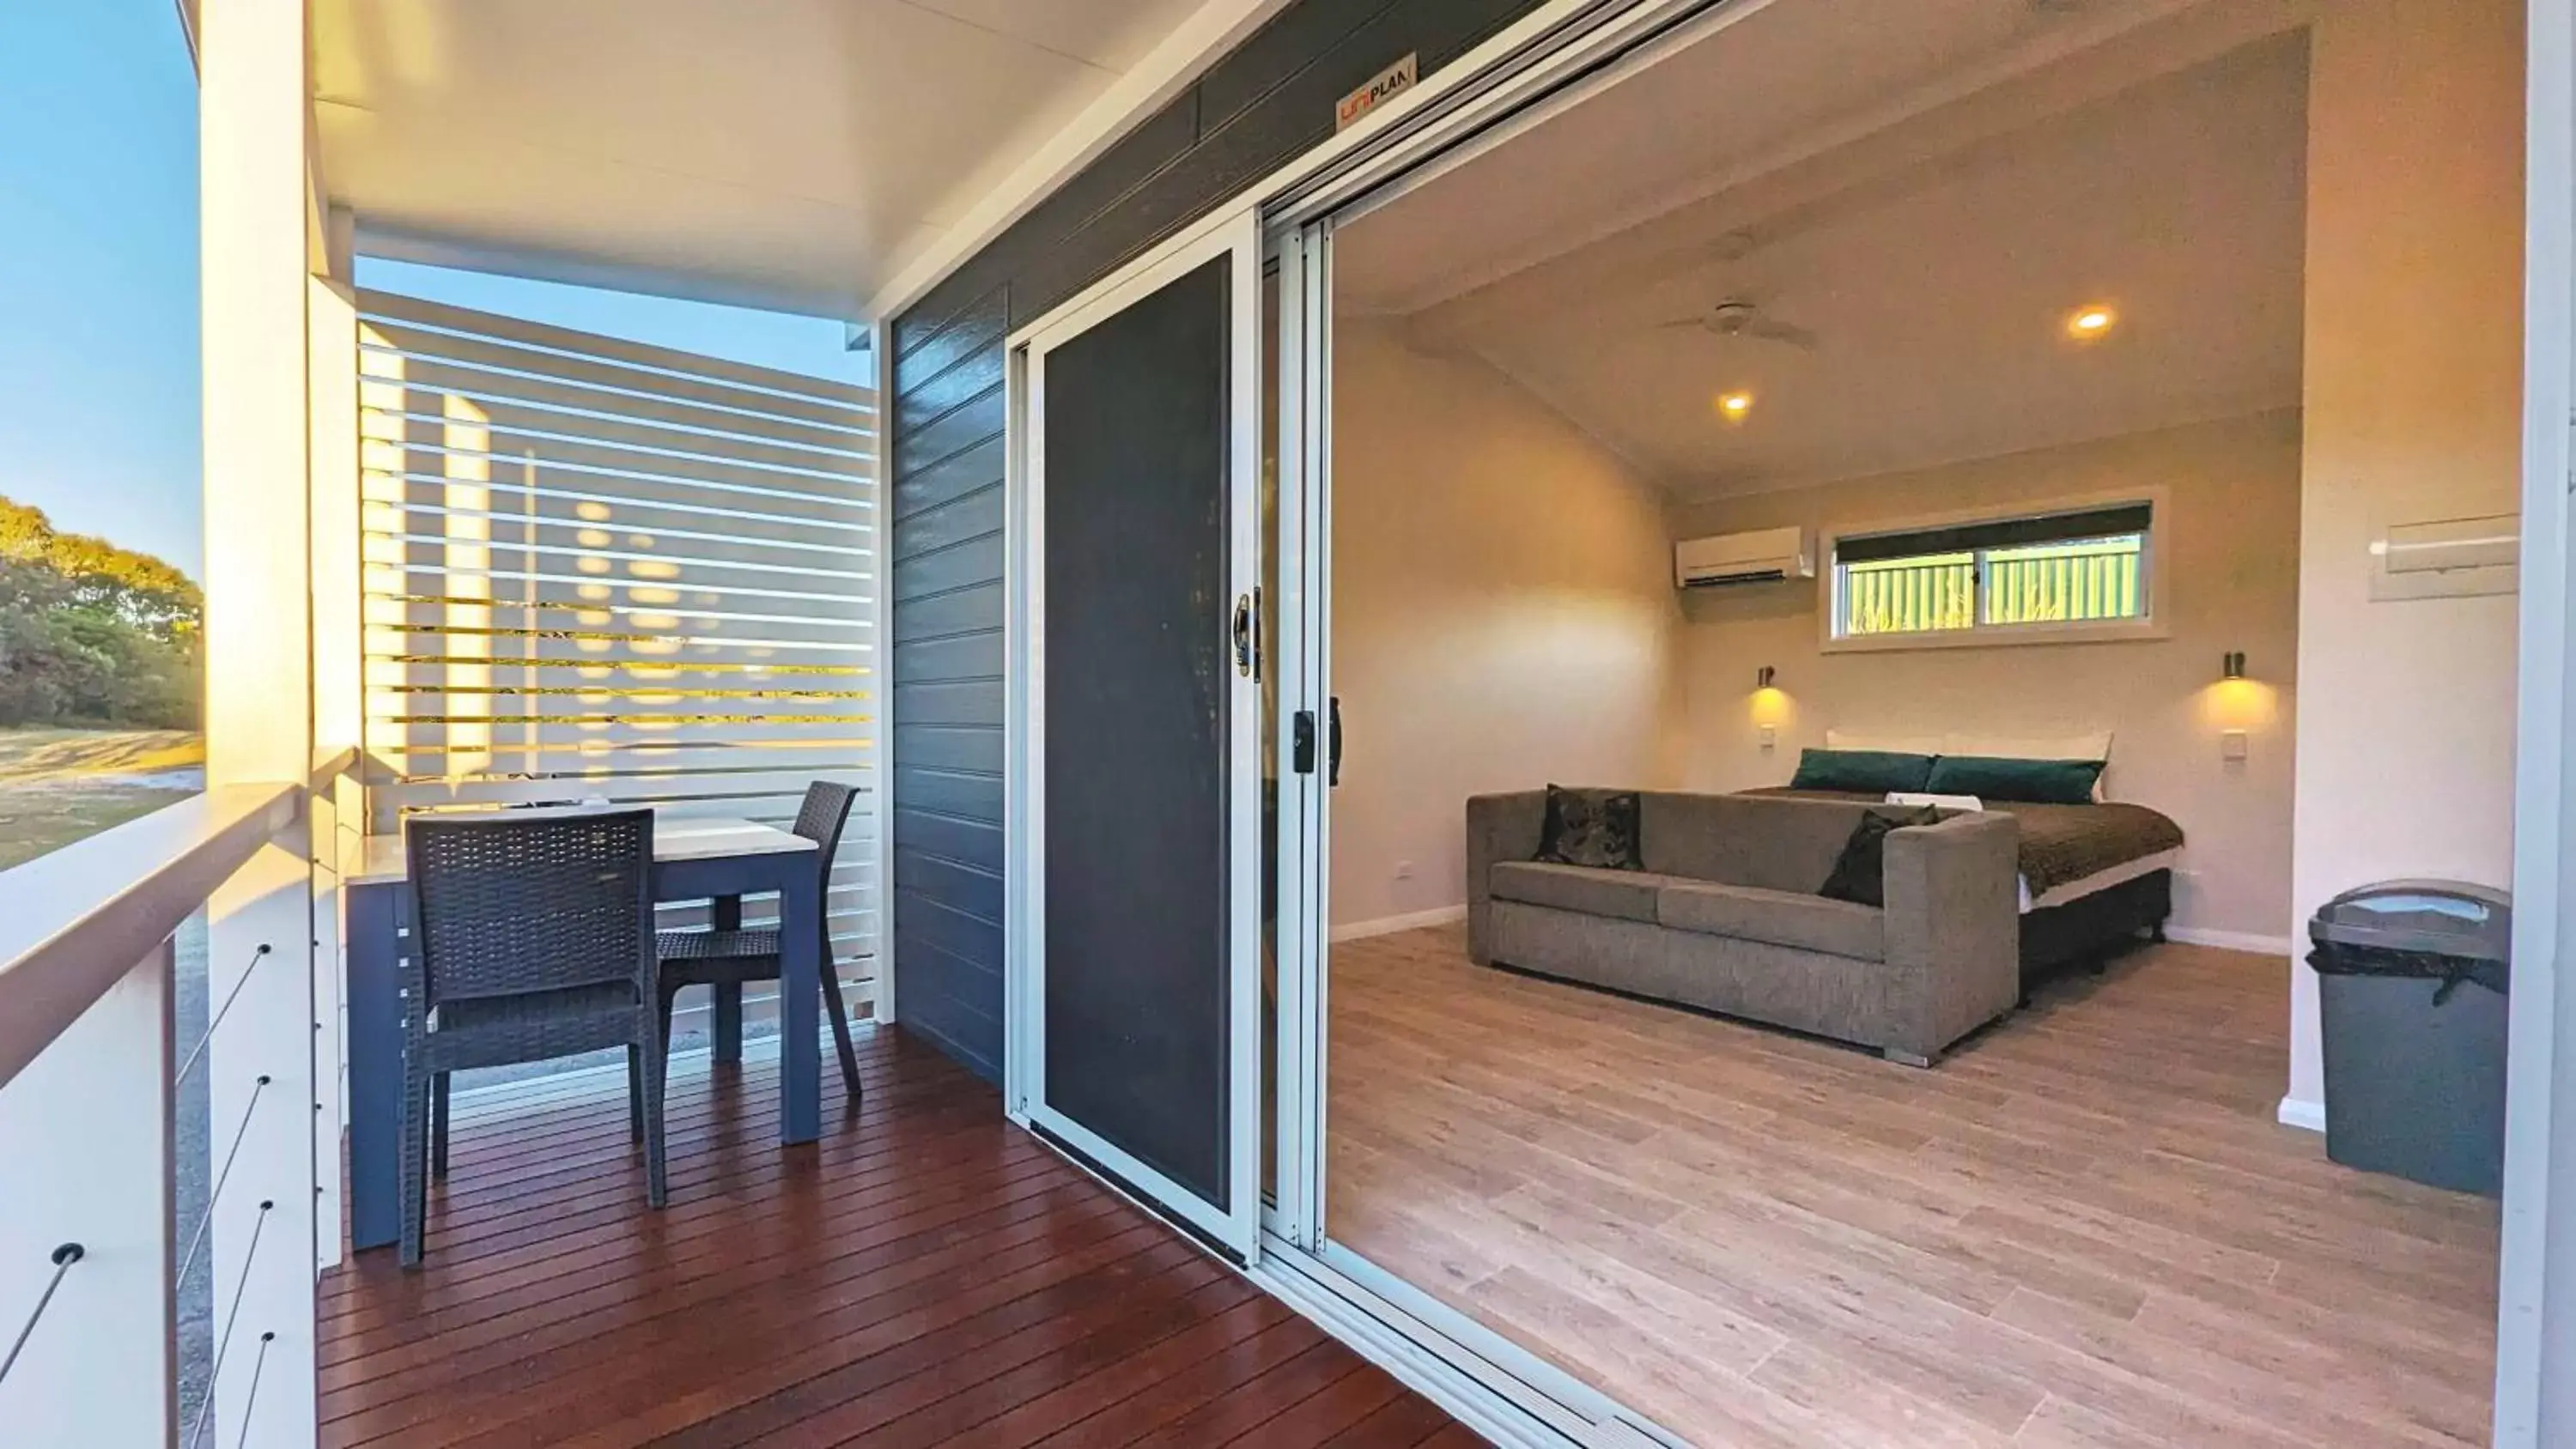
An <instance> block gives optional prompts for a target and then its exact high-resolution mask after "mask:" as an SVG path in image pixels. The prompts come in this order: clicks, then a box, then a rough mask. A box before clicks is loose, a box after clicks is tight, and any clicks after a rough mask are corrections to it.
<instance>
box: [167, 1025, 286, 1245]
mask: <svg viewBox="0 0 2576 1449" xmlns="http://www.w3.org/2000/svg"><path fill="white" fill-rule="evenodd" d="M268 1083H269V1079H268V1078H267V1077H265V1076H262V1077H260V1078H258V1079H257V1080H255V1081H253V1082H252V1083H251V1084H250V1100H249V1101H248V1102H246V1103H244V1104H242V1119H241V1125H240V1126H239V1127H236V1128H234V1129H233V1143H232V1146H231V1147H229V1148H227V1149H225V1152H224V1165H223V1166H222V1167H221V1168H218V1169H217V1170H216V1172H215V1181H214V1185H213V1186H211V1187H209V1188H207V1189H206V1207H205V1210H204V1211H203V1212H200V1213H199V1214H197V1226H196V1229H195V1231H193V1232H191V1233H189V1234H188V1251H187V1252H185V1253H183V1254H181V1255H180V1258H179V1271H178V1272H176V1273H174V1274H172V1275H171V1277H170V1281H171V1282H172V1283H174V1284H175V1283H185V1282H187V1281H188V1270H189V1269H190V1268H192V1267H194V1266H195V1265H196V1262H197V1250H198V1249H199V1248H202V1247H204V1246H205V1243H206V1231H207V1230H208V1229H209V1228H211V1227H213V1226H214V1222H215V1205H216V1204H217V1203H220V1202H222V1201H223V1197H224V1184H225V1183H227V1182H229V1181H231V1180H232V1175H233V1159H235V1158H237V1157H239V1156H241V1148H242V1139H243V1138H244V1137H246V1136H248V1135H250V1121H251V1115H252V1114H253V1113H255V1112H257V1111H258V1110H259V1094H260V1093H262V1092H265V1091H267V1090H268Z"/></svg>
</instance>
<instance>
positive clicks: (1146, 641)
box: [1009, 213, 1264, 1261]
mask: <svg viewBox="0 0 2576 1449" xmlns="http://www.w3.org/2000/svg"><path fill="white" fill-rule="evenodd" d="M1260 275H1261V253H1260V244H1259V233H1258V230H1257V228H1256V225H1255V222H1254V219H1253V217H1252V216H1251V215H1250V214H1249V213H1246V214H1244V215H1242V216H1240V217H1234V218H1227V219H1224V220H1222V221H1220V222H1219V223H1216V224H1212V225H1209V226H1207V227H1203V228H1201V229H1200V230H1198V231H1197V232H1194V233H1192V234H1190V235H1188V236H1185V237H1183V238H1181V239H1180V240H1178V241H1176V242H1173V243H1171V244H1169V245H1167V246H1165V247H1164V248H1162V249H1161V250H1160V251H1159V252H1158V253H1156V254H1155V255H1154V256H1152V257H1150V258H1148V259H1147V260H1146V261H1144V262H1142V263H1140V264H1138V265H1137V266H1134V267H1131V268H1130V269H1129V270H1128V271H1127V272H1125V273H1123V274H1121V275H1120V276H1119V277H1117V278H1114V279H1113V280H1112V281H1111V282H1110V283H1107V284H1104V286H1103V287H1101V288H1098V289H1095V291H1094V292H1093V293H1092V294H1089V295H1088V296H1086V297H1084V298H1081V299H1077V301H1076V302H1075V303H1073V304H1072V305H1070V306H1069V307H1067V308H1065V309H1063V310H1061V311H1059V312H1058V313H1056V314H1054V315H1053V316H1052V317H1050V318H1049V319H1048V320H1047V321H1046V322H1044V323H1042V324H1041V325H1040V326H1039V327H1038V328H1036V329H1034V330H1033V331H1032V332H1030V333H1029V334H1028V335H1026V336H1025V337H1024V338H1022V339H1021V340H1020V341H1019V343H1018V345H1017V347H1016V348H1015V350H1014V354H1013V359H1014V367H1015V371H1016V375H1017V379H1018V382H1019V384H1020V386H1019V389H1018V392H1017V402H1018V407H1019V409H1020V415H1021V416H1020V421H1021V424H1022V426H1020V427H1019V428H1017V429H1016V430H1015V432H1016V435H1017V436H1018V437H1019V438H1020V439H1021V440H1022V453H1021V456H1020V459H1019V477H1018V487H1017V489H1016V490H1015V495H1016V496H1015V506H1014V524H1015V529H1014V533H1015V537H1014V547H1013V556H1012V568H1013V571H1014V574H1015V580H1014V587H1013V591H1012V592H1013V598H1014V609H1015V616H1014V618H1015V624H1016V625H1017V627H1018V629H1019V631H1020V634H1021V639H1022V645H1021V648H1020V649H1019V650H1018V651H1016V652H1018V653H1019V655H1020V657H1021V658H1023V659H1025V660H1027V661H1029V668H1028V669H1027V670H1026V671H1025V673H1024V674H1023V675H1022V676H1021V678H1020V679H1018V680H1017V681H1015V690H1014V692H1015V696H1016V698H1015V700H1014V708H1013V718H1014V719H1015V721H1016V722H1017V731H1016V739H1015V741H1014V746H1013V751H1012V767H1013V768H1012V779H1011V795H1012V809H1013V812H1014V814H1015V815H1016V816H1017V817H1018V819H1017V824H1018V828H1017V829H1016V830H1015V831H1014V837H1015V839H1016V840H1017V841H1018V842H1019V847H1018V849H1019V855H1018V858H1017V859H1016V860H1015V861H1014V867H1015V869H1014V874H1013V881H1014V886H1013V921H1012V930H1011V950H1012V954H1013V970H1012V976H1013V981H1012V988H1013V989H1012V1004H1013V1011H1012V1018H1013V1019H1012V1022H1011V1023H1010V1027H1011V1029H1010V1033H1009V1039H1010V1043H1011V1062H1010V1064H1009V1072H1010V1077H1011V1087H1012V1101H1013V1109H1014V1111H1015V1113H1018V1114H1021V1115H1022V1116H1024V1118H1025V1120H1026V1121H1027V1122H1028V1123H1029V1124H1030V1125H1031V1126H1032V1127H1033V1128H1035V1129H1037V1130H1039V1131H1041V1132H1043V1133H1046V1134H1048V1135H1050V1136H1052V1137H1053V1138H1055V1139H1056V1140H1057V1141H1058V1142H1059V1143H1061V1144H1062V1145H1064V1146H1065V1147H1067V1148H1069V1149H1071V1150H1073V1151H1074V1152H1076V1153H1079V1154H1081V1155H1082V1156H1083V1157H1084V1158H1086V1159H1088V1160H1089V1161H1090V1162H1091V1163H1092V1164H1093V1165H1094V1166H1095V1167H1097V1168H1098V1169H1100V1170H1101V1171H1103V1172H1105V1173H1107V1174H1108V1175H1110V1176H1112V1177H1115V1178H1117V1179H1119V1180H1120V1181H1121V1182H1122V1183H1124V1184H1125V1185H1126V1186H1127V1187H1129V1188H1130V1189H1131V1190H1133V1191H1134V1192H1136V1193H1137V1194H1138V1195H1139V1196H1141V1197H1143V1198H1146V1199H1148V1200H1150V1201H1152V1202H1154V1203H1155V1204H1157V1205H1158V1206H1160V1207H1162V1208H1163V1209H1165V1210H1166V1211H1167V1212H1169V1213H1171V1214H1172V1215H1173V1216H1174V1217H1176V1218H1177V1219H1179V1220H1181V1221H1182V1222H1184V1223H1186V1224H1188V1225H1190V1226H1191V1227H1193V1228H1195V1229H1196V1230H1198V1231H1199V1232H1200V1233H1202V1234H1203V1235H1204V1236H1206V1237H1207V1238H1208V1239H1209V1240H1210V1241H1212V1242H1214V1243H1216V1244H1217V1245H1219V1246H1221V1247H1223V1248H1224V1249H1226V1250H1227V1251H1228V1252H1230V1253H1232V1254H1234V1255H1236V1256H1238V1257H1240V1258H1243V1259H1245V1260H1247V1261H1249V1260H1250V1259H1252V1258H1253V1257H1254V1256H1255V1255H1256V1254H1257V1250H1258V1243H1259V1235H1260V1176H1261V1173H1260V1152H1261V1137H1262V1133H1261V1123H1260V1111H1261V1098H1262V1092H1261V1085H1260V1070H1261V1053H1260V1019H1261V972H1260V967H1261V895H1262V892H1261V872H1262V866H1263V849H1262V809H1261V783H1260V782H1261V769H1260V763H1261V738H1262V709H1261V684H1260V673H1261V670H1262V667H1263V663H1264V661H1263V659H1262V657H1261V656H1262V652H1263V651H1262V648H1261V639H1262V629H1261V625H1260V620H1259V610H1260V608H1261V603H1262V600H1261V592H1262V591H1261V589H1260V564H1261V558H1260V527H1261V509H1260V505H1259V485H1260V473H1261V469H1260V464H1259V457H1260V454H1259V440H1258V428H1259V424H1260V413H1261V408H1260V398H1261V390H1260V360H1259V356H1258V352H1259V347H1258V342H1259V336H1260V330H1261V303H1260Z"/></svg>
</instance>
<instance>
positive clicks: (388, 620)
mask: <svg viewBox="0 0 2576 1449" xmlns="http://www.w3.org/2000/svg"><path fill="white" fill-rule="evenodd" d="M359 310H360V319H361V320H360V335H359V340H360V355H359V372H360V377H359V406H360V429H361V434H362V441H363V458H362V465H363V468H364V490H365V518H364V535H365V536H364V548H365V558H366V644H365V649H366V681H367V753H368V756H369V760H370V772H371V777H372V780H373V783H374V788H373V790H372V791H371V792H370V797H369V798H370V802H371V808H372V809H373V811H374V815H375V818H374V820H373V822H372V825H373V828H374V829H377V830H393V829H396V828H398V827H399V823H400V818H401V817H402V816H403V815H405V814H407V813H411V812H416V811H421V810H437V809H447V808H456V807H462V806H474V805H491V804H527V803H578V802H584V801H594V802H595V801H608V802H612V803H617V804H635V805H653V806H656V807H658V808H660V809H663V810H666V811H674V812H678V813H682V814H689V815H701V816H740V817H748V818H750V819H753V820H759V821H764V822H767V823H770V824H775V825H778V826H781V827H782V828H783V827H785V826H786V825H788V824H790V823H791V822H792V821H793V820H794V819H795V815H796V809H797V805H798V803H799V801H800V799H801V797H802V795H803V792H804V789H805V786H806V784H807V782H809V781H813V780H837V781H843V782H846V783H850V784H855V785H858V786H860V787H861V788H862V789H863V791H865V793H864V794H863V795H862V796H861V797H860V799H859V801H858V803H857V804H855V805H854V806H853V807H852V808H851V812H850V823H849V828H848V829H847V830H846V831H845V832H844V834H843V836H842V843H841V850H840V854H839V856H838V858H837V859H836V860H835V861H834V862H833V870H832V880H831V889H830V892H829V894H828V896H827V898H826V905H827V907H828V910H829V912H830V917H829V919H830V926H831V932H832V939H833V943H834V948H835V954H836V956H837V958H838V960H839V961H840V962H841V963H842V964H841V977H842V980H843V983H844V989H845V990H847V991H849V993H850V996H851V998H852V999H853V1001H854V1002H857V1001H869V1000H873V998H874V994H875V993H874V991H873V989H872V982H873V974H874V973H873V967H874V959H875V955H876V941H877V923H878V919H879V917H878V910H877V902H876V900H875V897H874V891H873V882H874V880H875V852H876V849H877V839H878V835H879V832H878V830H877V828H876V825H877V821H876V815H877V812H878V811H879V810H880V809H881V807H882V804H883V797H882V792H881V791H880V790H879V789H878V788H877V785H878V776H879V772H878V757H879V753H880V749H879V744H878V727H877V721H878V704H877V701H878V698H879V696H878V690H879V688H880V685H881V682H882V674H881V672H880V670H879V668H878V654H879V651H878V648H877V644H878V640H877V623H876V620H877V606H878V599H879V589H880V586H881V579H882V570H881V568H880V567H879V560H878V530H877V518H878V511H877V481H876V463H877V413H876V406H875V395H874V394H873V393H872V392H870V391H869V390H867V389H865V388H859V387H852V386H849V385H847V384H843V383H838V382H832V381H828V380H824V379H820V378H812V377H804V376H800V375H797V374H792V373H785V372H776V371H772V370H770V369H767V368H760V367H751V366H747V365H744V364H740V363H734V362H726V361H720V360H717V359H714V358H707V357H699V356H694V355H692V354H689V353H685V352H676V351H672V350H669V349H666V348H660V347H651V346H646V345H643V344H640V343H633V342H626V341H622V340H619V339H616V338H609V337H601V336H596V335H593V334H590V333H586V332H575V331H570V330H567V329H564V328H560V327H551V326H545V325H541V324H537V323H532V322H526V321H521V320H518V319H515V318H509V317H500V316H494V315H492V314H490V313H485V312H475V311H469V310H466V309H464V308H458V307H449V306H443V305H440V304H437V303H431V302H423V301H419V300H416V299H413V298H409V297H400V296H394V295H390V294H387V293H383V292H362V293H361V294H360V297H359ZM663 915H664V924H665V925H667V926H683V925H690V924H696V923H698V922H700V921H702V920H703V919H704V909H703V907H699V906H691V905H682V906H666V907H665V908H664V912H663ZM747 915H748V917H749V919H750V920H752V921H759V920H761V919H762V918H764V917H766V916H773V915H774V912H773V911H772V910H770V909H769V908H768V906H767V903H763V902H754V903H751V904H750V906H749V907H748V908H747Z"/></svg>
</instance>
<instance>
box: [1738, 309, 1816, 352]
mask: <svg viewBox="0 0 2576 1449" xmlns="http://www.w3.org/2000/svg"><path fill="white" fill-rule="evenodd" d="M1744 330H1745V331H1747V332H1750V333H1752V334H1753V335H1754V336H1756V337H1759V338H1761V339H1762V340H1763V341H1765V342H1785V343H1787V344H1788V345H1790V346H1791V347H1798V348H1803V349H1805V350H1807V351H1809V352H1813V351H1815V350H1816V334H1815V333H1813V332H1810V331H1808V330H1807V329H1806V328H1804V327H1800V326H1798V325H1797V324H1795V323H1791V322H1775V321H1773V320H1771V319H1770V318H1768V317H1764V318H1757V319H1756V320H1754V321H1752V322H1749V323H1746V324H1745V328H1744Z"/></svg>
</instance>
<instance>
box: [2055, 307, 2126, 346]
mask: <svg viewBox="0 0 2576 1449" xmlns="http://www.w3.org/2000/svg"><path fill="white" fill-rule="evenodd" d="M2119 325H2120V314H2119V312H2118V311H2117V310H2115V309H2114V308H2112V307H2111V306H2110V305H2108V304H2107V303H2102V302H2093V303H2088V304H2086V305H2085V306H2082V307H2078V308H2076V309H2075V310H2074V311H2072V312H2069V313H2067V314H2066V335H2067V336H2069V337H2072V338H2074V339H2076V340H2077V341H2079V342H2090V341H2092V340H2094V339H2095V338H2098V337H2107V336H2109V335H2110V332H2111V329H2112V328H2114V327H2117V326H2119Z"/></svg>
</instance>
